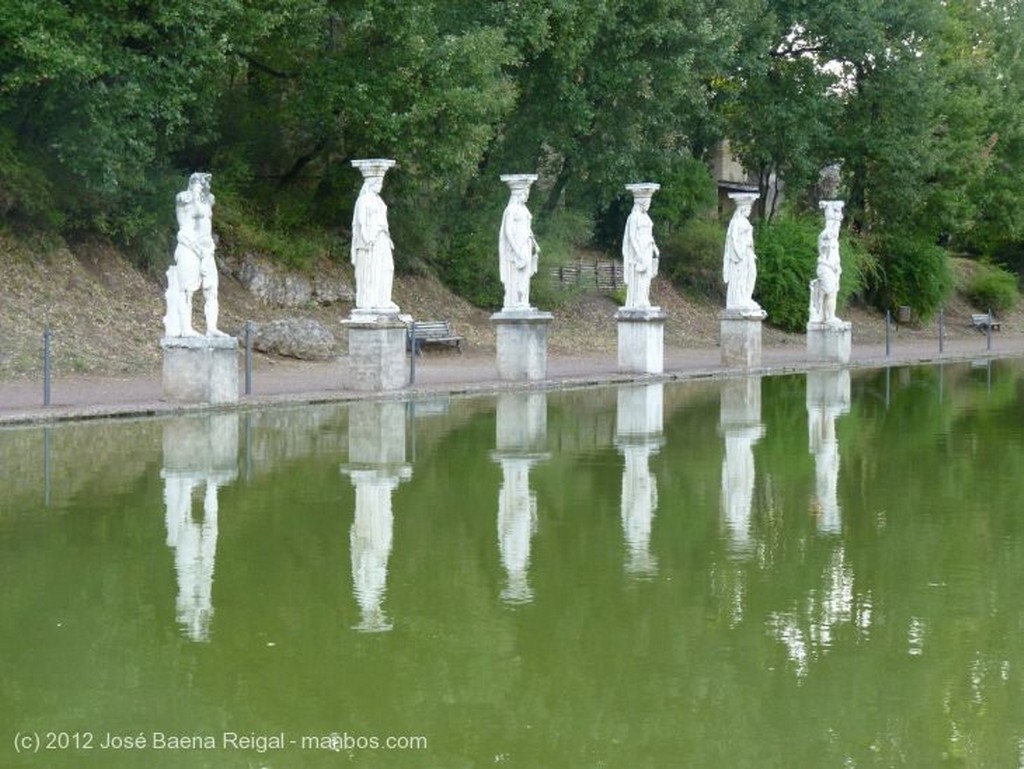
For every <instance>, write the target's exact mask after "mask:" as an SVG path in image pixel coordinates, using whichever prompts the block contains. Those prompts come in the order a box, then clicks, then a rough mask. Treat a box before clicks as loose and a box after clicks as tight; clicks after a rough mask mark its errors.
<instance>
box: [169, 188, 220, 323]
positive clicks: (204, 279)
mask: <svg viewBox="0 0 1024 769" xmlns="http://www.w3.org/2000/svg"><path fill="white" fill-rule="evenodd" d="M210 178H211V177H210V174H204V173H194V174H192V176H190V177H189V180H188V189H186V190H185V191H183V192H179V193H178V195H177V197H176V198H175V208H176V212H177V217H178V242H177V246H176V247H175V249H174V262H175V263H174V265H173V266H171V267H170V268H169V269H168V270H167V293H166V294H165V296H166V298H167V315H165V316H164V331H165V333H166V334H167V336H198V335H199V334H198V333H197V332H196V330H195V329H194V328H193V327H192V297H193V295H194V294H195V292H196V291H198V290H199V289H200V288H201V289H202V290H203V301H204V307H203V310H204V315H205V317H206V335H207V336H226V335H225V334H224V333H223V332H221V331H220V330H219V329H218V328H217V316H218V313H219V304H218V301H217V262H216V260H215V259H214V255H213V252H214V242H213V226H212V222H213V204H214V197H213V193H212V192H210Z"/></svg>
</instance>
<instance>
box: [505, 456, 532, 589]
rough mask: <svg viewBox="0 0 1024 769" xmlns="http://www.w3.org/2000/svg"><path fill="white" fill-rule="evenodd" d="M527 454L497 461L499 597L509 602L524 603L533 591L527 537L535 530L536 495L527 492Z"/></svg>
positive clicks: (528, 471) (528, 465) (530, 460)
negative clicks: (503, 583) (503, 581)
mask: <svg viewBox="0 0 1024 769" xmlns="http://www.w3.org/2000/svg"><path fill="white" fill-rule="evenodd" d="M532 463H533V460H532V459H530V458H527V457H506V458H502V460H501V470H502V476H503V483H502V485H501V491H500V492H499V493H498V551H499V552H500V554H501V563H502V565H503V566H504V567H505V572H506V574H507V575H508V586H507V587H506V588H505V590H503V591H502V593H501V597H502V599H504V600H505V601H507V602H509V603H527V602H528V601H530V600H531V599H532V598H533V592H532V591H531V590H530V586H529V585H528V584H527V572H528V570H529V567H530V538H531V537H532V536H533V533H534V532H535V531H536V529H537V497H536V496H535V495H534V494H533V492H532V491H530V465H531V464H532Z"/></svg>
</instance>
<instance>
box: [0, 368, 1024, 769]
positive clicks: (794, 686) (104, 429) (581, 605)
mask: <svg viewBox="0 0 1024 769" xmlns="http://www.w3.org/2000/svg"><path fill="white" fill-rule="evenodd" d="M0 483H2V489H3V494H2V498H0V584H2V590H0V730H2V733H0V766H4V767H6V766H18V767H20V766H24V767H50V766H76V767H77V766H85V767H90V766H95V767H139V766H146V767H218V768H219V767H319V766H324V767H334V766H359V767H406V766H408V767H484V766H517V767H681V766H693V767H723V769H724V768H729V769H733V768H735V767H759V768H762V767H780V769H781V768H782V767H786V768H787V769H788V768H789V767H843V768H844V769H845V768H846V767H892V766H908V767H940V766H949V767H1019V766H1021V765H1022V764H1024V690H1022V682H1024V640H1022V639H1024V590H1022V586H1024V369H1022V367H1021V366H1020V365H1018V364H1016V363H1012V362H993V363H991V364H985V363H982V364H978V365H973V366H972V365H966V364H965V365H955V366H951V365H947V366H944V367H941V368H929V367H914V368H900V369H892V370H890V371H856V372H853V373H852V374H851V373H850V372H812V373H811V374H808V375H806V376H805V375H800V376H785V377H771V378H764V379H757V378H750V379H742V378H741V379H734V380H728V381H722V382H700V383H676V384H666V385H647V386H630V387H624V388H619V389H615V388H602V389H588V390H580V391H569V392H557V393H515V394H503V395H500V396H495V397H490V398H487V397H478V398H456V399H436V400H429V401H419V402H415V403H404V402H395V403H381V404H371V403H362V404H353V405H347V406H346V405H343V406H328V407H307V408H297V409H287V410H267V411H259V412H253V413H243V414H219V415H204V416H188V417H179V418H174V419H162V420H141V421H135V422H118V423H113V422H111V423H94V424H88V423H86V424H69V425H61V426H55V427H51V428H47V429H41V428H38V429H17V430H6V431H0ZM374 744H376V747H374Z"/></svg>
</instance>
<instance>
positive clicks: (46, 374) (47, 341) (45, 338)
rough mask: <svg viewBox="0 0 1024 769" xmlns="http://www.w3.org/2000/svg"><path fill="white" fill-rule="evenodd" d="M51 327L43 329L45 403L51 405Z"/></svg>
mask: <svg viewBox="0 0 1024 769" xmlns="http://www.w3.org/2000/svg"><path fill="white" fill-rule="evenodd" d="M52 335H53V334H52V332H51V331H50V327H49V326H47V327H46V330H45V331H43V405H44V406H49V405H50V337H51V336H52Z"/></svg>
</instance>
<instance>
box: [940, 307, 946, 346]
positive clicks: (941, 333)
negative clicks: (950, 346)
mask: <svg viewBox="0 0 1024 769" xmlns="http://www.w3.org/2000/svg"><path fill="white" fill-rule="evenodd" d="M944 316H945V311H944V310H939V352H942V348H943V341H944V340H943V338H942V337H943V336H944V334H943V331H944V330H945V329H944V325H945V317H944Z"/></svg>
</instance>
